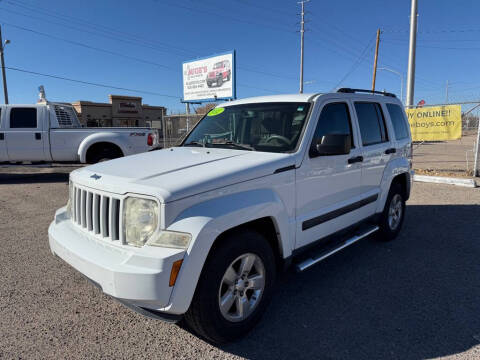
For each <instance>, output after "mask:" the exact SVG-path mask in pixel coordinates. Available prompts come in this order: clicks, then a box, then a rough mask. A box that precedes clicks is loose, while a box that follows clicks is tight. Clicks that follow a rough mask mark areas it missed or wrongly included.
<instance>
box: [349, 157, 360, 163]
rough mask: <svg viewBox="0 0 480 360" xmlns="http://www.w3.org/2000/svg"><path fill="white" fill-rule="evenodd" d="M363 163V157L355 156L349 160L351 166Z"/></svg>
mask: <svg viewBox="0 0 480 360" xmlns="http://www.w3.org/2000/svg"><path fill="white" fill-rule="evenodd" d="M362 161H363V156H355V157H352V158H350V159H348V163H349V164H355V163H357V162H362Z"/></svg>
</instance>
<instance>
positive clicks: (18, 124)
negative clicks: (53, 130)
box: [10, 108, 37, 129]
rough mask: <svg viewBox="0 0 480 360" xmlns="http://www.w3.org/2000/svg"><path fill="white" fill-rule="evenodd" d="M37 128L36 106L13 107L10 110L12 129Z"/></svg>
mask: <svg viewBox="0 0 480 360" xmlns="http://www.w3.org/2000/svg"><path fill="white" fill-rule="evenodd" d="M19 128H28V129H36V128H37V109H36V108H12V109H11V110H10V129H19Z"/></svg>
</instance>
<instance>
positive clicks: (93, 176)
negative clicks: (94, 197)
mask: <svg viewBox="0 0 480 360" xmlns="http://www.w3.org/2000/svg"><path fill="white" fill-rule="evenodd" d="M90 177H91V178H92V179H95V180H98V179H100V178H101V176H100V175H97V174H93V175H92V176H90Z"/></svg>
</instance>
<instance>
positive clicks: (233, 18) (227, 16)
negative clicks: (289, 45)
mask: <svg viewBox="0 0 480 360" xmlns="http://www.w3.org/2000/svg"><path fill="white" fill-rule="evenodd" d="M163 4H164V5H167V6H171V7H176V8H179V9H183V10H187V11H190V12H193V13H196V14H197V13H199V12H201V13H204V14H209V15H216V16H219V19H222V20H224V19H229V20H233V21H236V22H241V23H244V24H249V25H257V26H261V27H265V28H270V29H273V30H277V31H283V32H287V33H292V34H293V31H291V30H289V29H287V28H283V27H279V26H275V25H268V24H265V23H258V22H254V21H249V20H244V19H240V18H237V17H234V16H229V15H225V14H224V13H222V14H221V13H218V12H214V11H208V10H203V9H196V8H191V7H189V6H184V5H178V4H170V3H163Z"/></svg>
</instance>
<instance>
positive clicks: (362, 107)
mask: <svg viewBox="0 0 480 360" xmlns="http://www.w3.org/2000/svg"><path fill="white" fill-rule="evenodd" d="M355 111H356V112H357V118H358V125H359V127H360V133H361V135H362V144H363V145H364V146H368V145H374V144H380V143H382V142H386V141H388V135H387V129H386V126H385V119H384V117H383V112H382V108H381V107H380V104H378V103H370V102H356V103H355Z"/></svg>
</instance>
